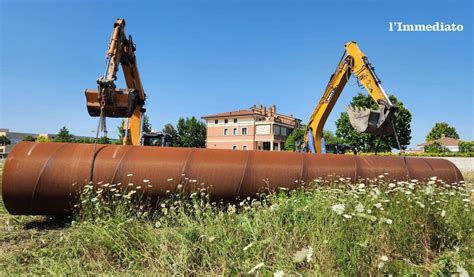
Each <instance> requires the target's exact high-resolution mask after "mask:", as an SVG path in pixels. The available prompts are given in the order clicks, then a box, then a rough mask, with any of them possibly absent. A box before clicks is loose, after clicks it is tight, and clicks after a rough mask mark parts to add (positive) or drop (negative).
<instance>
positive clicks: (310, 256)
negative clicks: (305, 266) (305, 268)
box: [306, 246, 313, 263]
mask: <svg viewBox="0 0 474 277" xmlns="http://www.w3.org/2000/svg"><path fill="white" fill-rule="evenodd" d="M312 259H313V247H312V246H308V253H306V261H307V262H308V263H309V262H311V260H312Z"/></svg>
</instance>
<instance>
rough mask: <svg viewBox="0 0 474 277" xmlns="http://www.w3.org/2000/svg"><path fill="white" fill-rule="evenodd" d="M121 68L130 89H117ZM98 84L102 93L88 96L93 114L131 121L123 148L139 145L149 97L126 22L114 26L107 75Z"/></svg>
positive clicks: (91, 91) (88, 93)
mask: <svg viewBox="0 0 474 277" xmlns="http://www.w3.org/2000/svg"><path fill="white" fill-rule="evenodd" d="M119 64H120V65H121V66H122V71H123V74H124V77H125V83H126V84H127V88H126V89H116V86H115V80H116V79H117V72H118V68H119ZM97 84H98V90H86V92H85V93H86V99H87V109H88V112H89V114H90V115H91V116H104V117H125V118H127V121H128V122H127V126H128V129H129V132H128V133H129V136H128V135H126V136H124V139H123V144H131V145H139V144H140V136H141V125H142V124H141V122H142V116H143V113H144V111H145V109H144V108H143V106H144V105H145V99H146V95H145V91H144V89H143V85H142V82H141V79H140V74H139V72H138V68H137V62H136V57H135V45H134V43H133V40H132V38H131V37H127V36H126V34H125V21H124V20H123V19H117V20H116V21H115V23H114V30H113V32H112V37H111V39H110V43H109V47H108V50H107V54H106V68H105V72H104V75H103V76H101V77H100V78H99V79H98V80H97ZM127 131H128V130H127Z"/></svg>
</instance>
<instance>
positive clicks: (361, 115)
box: [346, 106, 395, 136]
mask: <svg viewBox="0 0 474 277" xmlns="http://www.w3.org/2000/svg"><path fill="white" fill-rule="evenodd" d="M346 111H347V115H348V116H349V120H350V122H351V125H352V127H354V129H356V130H357V131H358V132H365V133H369V134H372V135H377V136H390V135H392V134H393V132H394V130H393V125H392V121H393V120H394V118H395V114H394V111H391V110H387V109H386V108H385V107H381V108H380V109H379V110H370V109H364V108H360V107H355V108H353V107H350V106H349V107H347V108H346Z"/></svg>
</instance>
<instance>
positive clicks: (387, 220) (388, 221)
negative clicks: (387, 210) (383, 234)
mask: <svg viewBox="0 0 474 277" xmlns="http://www.w3.org/2000/svg"><path fill="white" fill-rule="evenodd" d="M384 221H385V223H387V224H388V225H392V223H393V220H391V219H390V218H386V219H384Z"/></svg>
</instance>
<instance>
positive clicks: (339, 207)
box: [331, 204, 346, 215]
mask: <svg viewBox="0 0 474 277" xmlns="http://www.w3.org/2000/svg"><path fill="white" fill-rule="evenodd" d="M331 209H332V210H333V211H334V212H335V213H337V214H338V215H342V214H343V213H344V210H345V209H346V205H344V204H335V205H332V207H331Z"/></svg>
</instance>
